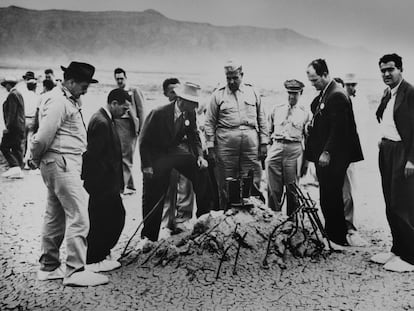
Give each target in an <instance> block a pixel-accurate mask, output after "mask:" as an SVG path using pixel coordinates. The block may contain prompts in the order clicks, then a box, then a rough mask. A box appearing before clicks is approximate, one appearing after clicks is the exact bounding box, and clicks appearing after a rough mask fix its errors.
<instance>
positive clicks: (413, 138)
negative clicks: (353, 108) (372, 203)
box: [371, 54, 414, 272]
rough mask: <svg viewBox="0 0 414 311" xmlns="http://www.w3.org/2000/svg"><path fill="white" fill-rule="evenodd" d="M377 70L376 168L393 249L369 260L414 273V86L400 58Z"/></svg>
mask: <svg viewBox="0 0 414 311" xmlns="http://www.w3.org/2000/svg"><path fill="white" fill-rule="evenodd" d="M378 64H379V68H380V70H381V74H382V79H383V81H384V83H385V84H386V85H387V86H388V88H387V89H386V90H385V92H384V96H383V97H382V99H381V103H380V105H379V107H378V110H377V112H376V116H377V119H378V122H380V128H381V135H382V139H381V141H380V143H379V168H380V172H381V180H382V191H383V194H384V199H385V212H386V215H387V220H388V224H389V226H390V228H391V235H392V248H391V251H390V252H385V253H379V254H376V255H375V256H373V257H371V260H372V261H374V262H376V263H380V264H384V268H385V269H386V270H390V271H395V272H406V271H414V191H413V190H414V87H413V86H412V85H411V84H409V83H408V82H407V81H405V80H404V79H403V77H402V71H403V67H402V58H401V57H400V56H399V55H397V54H387V55H384V56H383V57H381V58H380V60H379V63H378Z"/></svg>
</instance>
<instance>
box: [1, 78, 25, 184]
mask: <svg viewBox="0 0 414 311" xmlns="http://www.w3.org/2000/svg"><path fill="white" fill-rule="evenodd" d="M16 84H17V79H16V78H14V77H9V78H6V79H4V80H3V81H2V82H1V85H2V86H3V87H4V88H5V89H6V90H7V92H9V95H7V98H6V100H5V102H4V103H3V118H4V125H5V127H6V128H5V130H4V131H3V137H2V140H1V144H0V150H1V152H2V153H3V155H4V157H5V158H6V160H7V163H8V164H9V169H8V170H7V171H6V172H4V173H3V174H2V176H3V177H6V178H23V173H22V170H21V169H22V167H23V142H24V131H25V118H24V101H23V97H22V95H21V93H20V92H19V91H18V90H17V89H16V88H15V86H16Z"/></svg>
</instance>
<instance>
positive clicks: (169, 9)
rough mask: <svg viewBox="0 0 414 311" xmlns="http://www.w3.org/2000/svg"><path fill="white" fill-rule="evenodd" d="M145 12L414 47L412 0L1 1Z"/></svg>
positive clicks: (342, 41)
mask: <svg viewBox="0 0 414 311" xmlns="http://www.w3.org/2000/svg"><path fill="white" fill-rule="evenodd" d="M9 5H17V6H22V7H26V8H32V9H39V10H43V9H52V8H56V9H68V10H82V11H101V10H105V11H106V10H122V11H142V10H145V9H148V8H152V9H155V10H157V11H160V12H161V13H163V14H164V15H166V16H167V17H170V18H172V19H178V20H185V21H196V22H207V23H211V24H215V25H251V26H260V27H268V28H290V29H293V30H296V31H297V32H299V33H302V34H304V35H306V36H310V37H313V38H317V39H320V40H322V41H325V42H327V43H330V44H334V45H339V46H345V47H348V46H364V47H366V48H367V49H370V50H372V51H374V52H378V53H386V52H390V51H396V52H399V53H401V54H402V55H404V54H408V53H409V52H411V51H414V43H413V42H414V41H413V37H414V35H413V33H412V30H413V29H414V18H413V16H412V15H413V12H414V1H413V0H343V1H338V0H117V1H100V0H67V1H58V0H36V1H33V0H14V1H12V0H0V6H2V7H5V6H9Z"/></svg>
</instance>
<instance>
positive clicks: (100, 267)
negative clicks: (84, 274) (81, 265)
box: [85, 259, 121, 272]
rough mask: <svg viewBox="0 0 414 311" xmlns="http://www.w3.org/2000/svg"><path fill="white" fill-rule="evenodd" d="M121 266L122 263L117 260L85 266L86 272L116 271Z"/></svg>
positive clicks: (106, 260)
mask: <svg viewBox="0 0 414 311" xmlns="http://www.w3.org/2000/svg"><path fill="white" fill-rule="evenodd" d="M120 266H121V263H120V262H119V261H116V260H108V259H104V260H102V261H100V262H97V263H92V264H90V265H86V266H85V270H87V271H92V272H108V271H112V270H115V269H117V268H119V267H120Z"/></svg>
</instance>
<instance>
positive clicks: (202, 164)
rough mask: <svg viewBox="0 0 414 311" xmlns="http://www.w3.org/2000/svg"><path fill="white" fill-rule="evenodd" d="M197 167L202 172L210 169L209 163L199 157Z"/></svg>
mask: <svg viewBox="0 0 414 311" xmlns="http://www.w3.org/2000/svg"><path fill="white" fill-rule="evenodd" d="M197 166H198V167H199V168H200V170H203V169H206V168H207V167H208V162H207V160H206V159H204V158H203V157H198V159H197Z"/></svg>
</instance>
